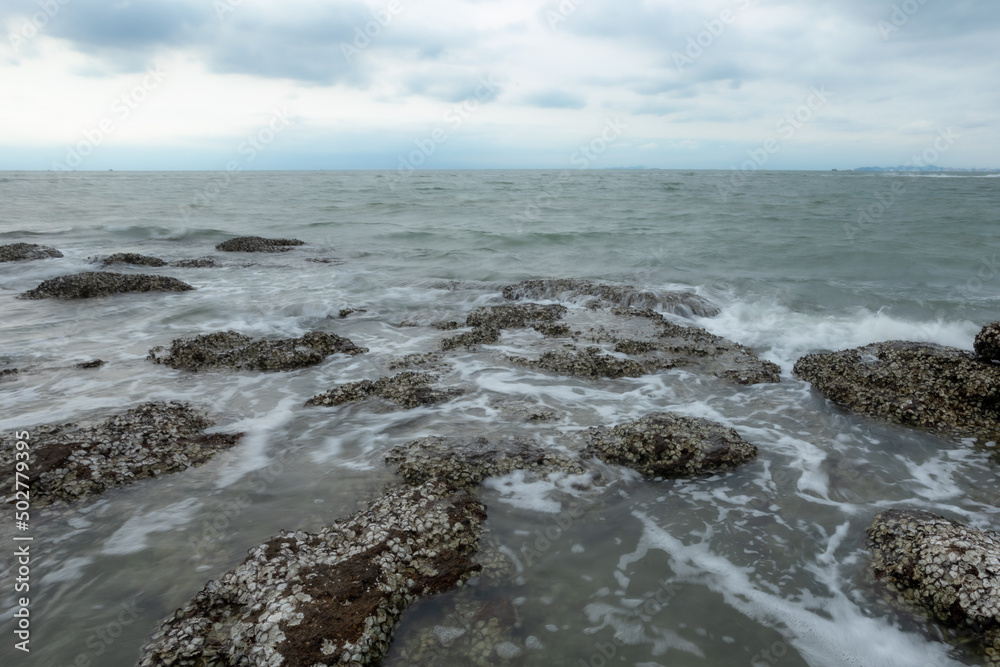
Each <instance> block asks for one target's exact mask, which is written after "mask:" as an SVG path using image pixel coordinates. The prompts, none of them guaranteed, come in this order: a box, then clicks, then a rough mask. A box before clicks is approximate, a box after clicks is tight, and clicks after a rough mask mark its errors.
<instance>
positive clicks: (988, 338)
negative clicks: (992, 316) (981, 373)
mask: <svg viewBox="0 0 1000 667" xmlns="http://www.w3.org/2000/svg"><path fill="white" fill-rule="evenodd" d="M973 347H974V348H975V350H976V354H978V355H979V358H980V359H983V360H985V361H1000V322H994V323H993V324H987V325H986V326H985V327H983V328H982V330H981V331H980V332H979V333H978V334H976V340H975V344H974V345H973Z"/></svg>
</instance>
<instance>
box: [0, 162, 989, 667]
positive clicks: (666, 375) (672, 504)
mask: <svg viewBox="0 0 1000 667" xmlns="http://www.w3.org/2000/svg"><path fill="white" fill-rule="evenodd" d="M998 225H1000V178H997V175H985V174H973V173H955V174H948V173H940V174H938V173H934V174H924V173H868V172H864V173H863V172H779V171H771V172H766V171H762V172H757V173H743V172H734V171H658V170H600V171H598V170H586V169H584V170H571V171H558V170H556V171H517V170H514V171H506V170H504V171H413V172H410V173H399V172H395V171H384V172H379V171H355V172H351V171H311V172H293V171H288V172H218V173H211V172H149V173H140V172H103V173H96V172H64V173H63V172H0V244H6V243H16V242H28V243H38V244H43V245H48V246H53V247H55V248H57V249H59V250H60V251H62V253H63V254H64V257H63V258H59V259H46V260H39V261H31V262H19V263H5V264H0V368H3V367H16V368H18V369H19V371H20V372H19V373H18V374H17V375H15V376H11V377H7V378H3V379H2V380H0V401H2V409H0V431H2V432H4V433H5V434H9V433H10V432H15V431H29V432H31V431H32V430H33V429H35V428H36V427H37V426H38V425H40V424H48V423H63V422H84V423H86V422H88V420H94V419H99V418H102V417H104V416H106V415H109V414H113V413H115V412H120V411H122V410H124V409H126V408H128V407H130V406H133V405H136V404H138V403H141V402H144V401H152V400H183V401H189V402H191V403H194V404H197V405H200V406H204V407H205V408H206V409H207V410H208V411H209V412H211V413H212V414H213V415H214V416H215V418H216V420H217V422H218V425H217V426H216V427H215V430H218V431H237V430H238V431H244V432H246V434H247V435H246V436H245V438H244V439H243V440H242V441H241V442H240V444H239V445H237V446H236V447H235V448H233V449H232V450H229V451H227V452H224V453H222V454H220V455H219V456H217V457H215V458H214V459H212V460H211V461H209V462H208V463H206V464H204V465H202V466H200V467H196V468H192V469H190V470H187V471H184V472H181V473H177V474H171V475H165V476H162V477H159V478H156V479H147V480H142V481H140V482H138V483H135V484H133V485H130V486H127V487H123V488H119V489H114V490H111V491H108V492H106V493H104V494H102V495H101V496H99V497H97V498H95V499H91V500H84V501H81V502H78V503H76V504H74V505H71V506H52V507H49V508H37V509H32V511H31V523H30V530H29V532H28V533H23V532H20V531H18V530H17V529H15V525H14V515H13V510H12V509H8V510H4V511H3V513H2V514H0V544H2V545H3V546H2V548H0V630H2V632H0V638H2V639H0V664H3V665H29V664H30V665H39V666H42V665H44V666H52V667H63V666H69V665H100V666H102V667H117V666H126V665H134V664H135V663H136V661H137V658H138V656H139V651H140V649H141V647H142V646H143V645H144V644H145V643H146V642H147V640H148V639H149V637H150V636H151V634H152V633H153V632H154V630H155V628H156V626H157V623H158V622H159V621H160V620H161V619H163V618H165V617H167V616H169V615H170V614H172V613H173V612H174V611H175V610H176V609H177V608H179V607H181V606H182V605H184V604H185V603H186V602H187V601H188V600H189V599H190V598H191V597H192V596H193V595H194V594H195V593H197V592H198V591H199V590H200V589H201V588H202V587H203V586H204V585H205V584H206V583H207V582H208V581H210V580H212V579H217V578H219V577H220V576H221V575H222V574H224V573H225V572H226V571H228V570H230V569H232V568H233V567H235V566H236V565H237V564H239V563H240V562H241V561H242V560H243V558H245V556H246V553H247V551H248V550H249V549H250V548H252V547H254V546H256V545H258V544H260V543H261V542H264V541H266V540H267V539H268V538H269V537H271V536H273V535H275V534H277V533H279V532H280V531H282V530H295V529H302V530H317V529H318V528H320V527H321V526H324V525H329V524H331V523H333V522H334V520H336V519H337V518H340V517H346V516H347V515H349V514H351V513H353V512H354V511H356V510H357V509H358V508H359V507H362V506H363V503H365V502H367V501H370V500H372V499H373V498H375V497H377V496H378V494H380V493H381V492H382V491H383V490H384V488H385V487H386V485H388V484H390V483H392V482H393V480H394V473H393V471H392V470H391V469H389V468H388V467H387V466H386V464H385V463H384V456H385V453H386V452H387V451H388V450H389V449H390V448H392V447H393V446H395V445H398V444H401V443H405V442H408V441H409V440H412V439H415V438H417V437H423V436H427V435H449V436H468V437H476V436H481V435H483V436H488V437H498V438H502V437H513V436H521V437H531V438H533V439H535V440H536V441H537V442H539V443H540V444H542V445H543V446H546V447H551V448H553V449H559V448H565V447H569V448H570V449H572V446H571V445H567V444H566V443H568V442H569V443H571V442H573V439H574V438H579V437H582V436H583V435H584V434H585V433H586V432H587V429H589V428H591V427H596V426H612V425H615V424H620V423H623V422H626V421H631V420H633V419H636V418H638V417H640V416H642V415H645V414H648V413H651V412H657V411H672V412H676V413H679V414H682V415H688V416H695V417H704V418H708V419H712V420H715V421H717V422H720V423H722V424H725V425H726V426H729V427H732V428H734V429H736V430H737V431H738V432H739V433H740V434H741V435H742V436H743V437H744V438H746V439H747V440H749V441H750V442H752V443H754V444H755V445H756V446H757V448H758V452H759V455H758V458H757V459H756V460H755V461H753V462H751V463H749V464H746V465H744V466H742V467H740V468H739V469H737V470H735V471H732V472H728V473H725V474H720V475H716V476H711V477H701V478H694V479H666V480H662V479H661V480H647V479H643V478H641V477H640V476H639V475H638V474H636V473H635V472H632V471H629V470H626V469H624V468H617V467H613V466H604V473H603V477H602V480H601V481H600V483H597V482H594V481H593V479H592V478H589V477H588V478H583V477H580V476H573V475H567V474H565V473H558V474H554V475H551V476H549V477H548V478H538V477H535V476H532V475H528V474H526V473H523V472H517V473H513V474H510V475H508V476H505V477H501V478H493V479H489V480H487V482H486V483H485V484H484V485H483V487H482V488H481V489H480V490H479V491H478V493H479V496H480V498H481V499H482V501H483V502H484V503H485V504H486V505H487V507H488V512H489V519H488V521H487V524H486V525H487V529H488V532H487V534H486V535H484V538H483V539H484V544H487V543H488V544H489V545H491V548H494V549H497V550H498V551H499V552H500V553H503V554H505V555H506V557H507V558H509V559H510V561H511V567H512V569H513V573H514V574H513V575H512V577H511V579H510V581H509V582H508V583H507V584H504V585H501V586H499V587H496V588H492V589H487V590H483V589H480V590H478V591H477V592H476V595H478V596H480V598H481V600H482V599H486V600H489V599H492V598H495V600H497V601H503V603H504V604H506V605H508V606H509V607H510V608H511V609H513V612H512V617H513V618H516V624H515V627H513V628H512V629H510V632H509V639H510V641H509V642H508V644H509V646H507V647H506V648H505V650H504V651H505V652H504V656H506V657H501V656H500V655H494V656H492V657H491V658H490V659H491V660H492V661H493V662H492V663H490V664H511V665H547V666H548V665H567V666H573V667H577V666H586V665H590V666H591V667H602V666H604V665H634V666H635V667H657V666H659V667H668V666H669V667H684V666H692V667H693V666H698V667H707V666H712V667H716V666H719V667H722V666H725V667H730V666H733V665H746V666H748V667H763V666H765V665H781V666H783V667H801V666H805V665H809V666H810V667H944V666H952V665H980V664H985V663H984V658H983V657H982V656H979V655H977V653H976V652H975V650H974V649H971V648H968V647H967V642H966V640H965V638H962V637H953V636H951V634H950V633H949V631H947V630H945V629H942V628H941V627H939V626H938V625H936V624H934V623H932V622H930V621H928V620H927V619H926V618H923V617H921V616H920V615H919V614H916V613H913V612H910V611H906V610H904V609H901V608H899V607H897V606H895V605H892V604H889V603H888V602H887V601H886V600H885V599H884V598H883V597H882V596H881V594H880V593H879V591H878V590H877V589H876V587H875V586H874V583H873V581H872V577H871V575H870V573H869V572H870V568H869V559H870V557H869V553H868V551H867V548H866V536H865V530H866V528H867V527H868V526H869V525H870V524H871V522H872V518H873V517H874V516H875V515H876V514H877V513H878V512H880V511H882V510H885V509H888V508H912V509H921V510H928V511H932V512H937V513H941V514H944V515H946V516H949V517H952V518H956V519H959V520H962V521H964V522H967V523H968V524H970V525H972V526H975V527H978V528H993V529H997V528H1000V516H998V511H1000V510H998V505H1000V503H998V500H1000V491H998V485H997V474H996V470H997V469H996V466H995V464H993V463H991V461H990V459H989V454H990V445H992V443H976V442H973V441H971V440H966V441H962V440H957V439H949V438H942V437H939V436H936V435H933V434H929V433H924V432H921V431H917V430H912V429H909V428H904V427H901V426H895V425H892V424H887V423H882V422H879V421H875V420H872V419H869V418H867V417H864V416H859V415H855V414H851V413H849V412H847V411H845V410H844V409H841V408H840V407H838V406H836V405H834V404H832V403H830V402H829V401H827V400H825V399H824V398H823V397H822V396H821V395H819V394H818V393H817V392H816V391H814V390H813V389H811V387H810V385H809V384H808V383H806V382H803V381H801V380H798V379H796V378H795V377H794V376H793V375H792V367H793V365H794V363H795V361H796V360H797V359H798V358H800V357H801V356H802V355H805V354H808V353H812V352H821V351H830V350H842V349H846V348H852V347H856V346H859V345H864V344H867V343H872V342H876V341H885V340H910V341H921V342H930V343H938V344H941V345H949V346H954V347H958V348H961V349H967V350H971V349H972V344H973V339H974V337H975V335H976V333H977V332H978V331H979V329H980V328H981V327H982V326H983V325H985V324H988V323H990V322H993V321H995V320H998V319H1000V239H998V235H997V228H998ZM244 235H257V236H265V237H280V238H297V239H301V240H302V241H304V242H305V245H303V246H299V247H295V248H292V249H291V250H290V251H288V252H283V253H271V254H263V253H255V254H241V253H223V252H218V251H216V250H215V249H214V246H215V245H216V244H217V243H220V242H222V241H225V240H227V239H229V238H232V237H236V236H244ZM115 252H136V253H142V254H147V255H154V256H157V257H160V258H163V259H165V260H167V261H171V262H172V261H175V260H181V259H193V258H199V257H206V256H207V257H213V258H215V259H216V260H217V262H218V263H219V266H217V267H214V268H176V267H164V268H160V269H151V268H148V267H129V266H119V267H116V268H115V270H120V271H123V272H129V273H141V272H147V273H150V272H152V273H161V274H164V275H172V276H175V277H177V278H180V279H181V280H184V281H185V282H188V283H189V284H191V285H193V286H194V287H195V288H196V290H195V291H190V292H183V293H149V294H132V295H116V296H112V297H105V298H96V299H87V300H79V301H58V300H42V301H26V300H18V299H16V296H17V295H18V294H19V293H21V292H23V291H26V290H28V289H32V288H34V287H35V286H37V285H38V284H39V283H40V282H41V281H43V280H46V279H49V278H53V277H56V276H59V275H64V274H71V273H77V272H83V271H93V270H97V269H98V267H99V264H95V260H96V258H99V257H102V256H106V255H110V254H112V253H115ZM534 278H585V279H591V280H596V281H604V282H608V283H614V284H625V285H633V286H635V287H636V288H638V289H677V290H687V291H693V292H696V293H697V294H698V295H700V296H702V297H704V298H705V299H707V300H709V301H711V302H712V303H714V304H716V305H717V306H718V307H719V308H720V313H719V314H718V315H716V316H713V317H697V316H693V317H681V316H678V315H676V314H670V317H672V318H673V319H674V320H675V321H679V322H684V323H687V324H691V325H695V326H699V327H703V328H705V329H707V330H708V331H710V332H712V333H714V334H718V335H720V336H724V337H726V338H729V339H731V340H733V341H736V342H739V343H742V344H744V345H746V346H749V347H750V348H752V349H753V350H754V351H755V352H756V353H757V354H758V355H759V356H760V357H762V358H764V359H768V360H770V361H773V362H775V363H776V364H778V366H779V367H780V368H781V381H780V382H779V383H777V384H762V385H754V386H738V385H734V384H731V383H728V382H726V381H724V380H721V379H719V378H715V377H710V376H704V375H698V374H695V373H692V372H690V371H686V370H683V369H673V370H668V371H663V372H658V373H655V374H650V375H645V376H643V377H639V378H621V379H614V380H611V379H606V380H598V381H594V380H588V379H583V378H573V377H566V376H560V375H557V374H554V373H546V372H541V371H538V370H533V369H528V368H521V367H517V366H512V365H511V364H509V363H506V362H505V361H504V357H503V353H504V352H510V351H511V350H510V348H509V347H507V343H505V341H504V340H503V339H501V341H500V342H499V343H497V344H495V345H483V346H480V347H479V349H478V350H477V351H468V350H459V351H456V352H452V353H449V354H448V357H447V359H448V361H449V362H450V364H451V367H450V370H449V371H447V372H448V378H449V381H451V382H453V383H457V384H459V385H461V386H462V387H464V388H465V389H466V393H465V394H463V395H462V396H461V397H459V398H458V399H456V400H452V401H449V402H445V403H439V404H435V405H432V406H425V407H420V408H417V409H413V410H396V411H389V410H386V409H383V408H381V407H379V406H378V405H375V404H373V403H371V402H369V403H359V404H350V405H344V406H339V407H336V408H321V407H309V408H307V407H305V406H304V403H305V401H306V400H307V399H308V398H310V397H311V396H313V395H315V394H317V393H320V392H323V391H326V390H328V389H331V388H333V387H335V386H337V385H338V384H343V383H345V382H349V381H354V380H360V379H365V378H367V379H376V378H377V377H380V376H385V375H390V374H391V373H389V372H386V370H385V369H386V363H387V360H389V359H392V358H395V357H398V356H402V355H405V354H411V353H419V352H430V351H434V350H436V349H437V346H438V342H439V341H440V339H441V338H442V336H443V335H444V334H443V333H442V332H441V331H438V330H437V329H434V328H433V327H431V326H429V325H431V324H432V323H434V322H439V321H447V320H456V321H464V318H465V316H466V315H467V314H468V313H469V312H470V311H471V310H473V309H475V308H477V307H480V306H486V305H492V304H499V303H503V302H504V300H503V297H502V296H501V290H502V288H503V286H505V285H509V284H512V283H516V282H519V281H522V280H527V279H534ZM564 305H566V306H567V307H569V308H583V307H584V306H583V305H582V304H581V303H579V302H578V301H572V300H570V301H567V302H566V303H565V304H564ZM346 309H354V310H355V312H353V313H351V314H349V315H347V316H346V317H341V316H340V312H341V311H342V310H346ZM403 323H407V324H410V325H416V326H400V325H401V324H403ZM220 330H235V331H239V332H241V333H244V334H247V335H250V336H254V337H293V336H299V335H302V334H303V333H305V332H307V331H310V330H322V331H331V332H334V333H337V334H339V335H342V336H346V337H348V338H350V339H351V340H352V341H354V342H355V343H356V344H358V345H362V346H364V347H367V348H369V350H370V352H369V353H368V354H364V355H358V356H353V357H348V356H344V355H334V356H332V357H330V358H328V360H327V361H326V362H324V363H322V364H321V365H319V366H315V367H312V368H306V369H300V370H295V371H291V372H275V373H262V372H201V373H190V372H186V371H179V370H172V369H170V368H169V367H166V366H161V365H156V364H153V363H150V362H149V361H147V360H146V356H147V353H148V351H149V350H150V349H151V348H153V347H155V346H158V345H169V343H170V341H171V340H173V339H177V338H184V337H191V336H194V335H197V334H204V333H210V332H214V331H220ZM97 358H100V359H102V360H103V361H104V362H105V364H104V365H103V366H102V367H100V368H96V369H89V370H82V369H78V368H76V367H75V364H77V363H79V362H84V361H90V360H93V359H97ZM510 405H528V406H533V408H532V409H536V408H537V409H540V410H547V411H551V412H552V413H553V414H554V415H555V419H554V420H552V421H548V422H541V423H537V424H528V423H524V422H523V420H517V419H514V418H512V417H511V416H510V415H511V414H512V413H511V412H510V410H507V409H505V408H504V406H510ZM0 474H3V475H13V474H14V471H13V470H5V471H0ZM578 477H579V478H578ZM24 535H30V537H31V538H32V540H31V541H30V553H31V563H30V593H18V592H15V577H16V576H17V571H18V564H17V562H16V557H15V542H14V541H13V537H15V536H24ZM17 544H22V542H18V543H17ZM468 594H469V593H468V591H467V590H466V591H455V592H451V593H446V594H443V595H439V596H437V597H434V598H431V599H428V600H425V601H423V602H421V603H419V604H417V605H415V606H413V607H411V608H410V609H409V610H408V611H407V612H406V614H405V615H404V617H403V620H402V622H401V624H400V625H399V627H398V629H397V633H396V640H395V642H394V644H393V649H392V651H391V652H390V654H389V656H387V658H386V664H393V665H395V664H405V663H404V662H402V659H401V658H400V656H399V650H400V647H401V646H403V645H404V644H405V642H406V641H407V640H408V638H411V639H412V638H414V637H418V636H420V635H421V633H424V634H425V635H426V633H428V632H432V633H437V635H438V636H441V637H453V636H457V634H460V632H461V629H460V628H454V627H452V625H450V624H451V623H452V620H450V619H451V618H452V617H451V616H449V614H450V613H451V612H452V611H453V610H454V608H455V605H456V601H457V600H460V599H462V598H461V596H463V595H468ZM19 597H29V598H30V607H29V608H30V633H31V634H30V654H25V653H23V652H22V651H20V650H18V649H16V648H15V643H16V642H17V641H19V640H18V639H17V637H16V635H15V634H14V629H15V627H14V623H13V620H12V614H13V611H14V610H15V609H17V608H18V598H19ZM456 664H457V663H456Z"/></svg>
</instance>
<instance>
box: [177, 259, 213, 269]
mask: <svg viewBox="0 0 1000 667" xmlns="http://www.w3.org/2000/svg"><path fill="white" fill-rule="evenodd" d="M171 266H176V267H178V268H181V269H206V268H212V267H216V266H218V263H216V261H215V260H214V259H212V258H211V257H198V258H197V259H179V260H177V261H176V262H174V263H173V264H171Z"/></svg>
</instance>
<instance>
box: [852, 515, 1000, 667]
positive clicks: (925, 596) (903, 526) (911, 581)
mask: <svg viewBox="0 0 1000 667" xmlns="http://www.w3.org/2000/svg"><path fill="white" fill-rule="evenodd" d="M868 548H869V549H870V550H871V552H872V569H873V571H874V573H875V578H876V580H878V581H879V582H881V583H882V584H884V585H885V587H886V589H887V591H888V592H889V593H891V594H892V596H893V597H894V598H895V599H896V600H897V601H898V602H901V603H905V604H909V605H913V606H915V607H917V608H919V609H920V610H922V611H924V612H927V613H929V614H930V615H931V616H932V617H933V618H934V619H936V620H937V621H939V622H941V623H943V624H945V625H947V626H949V627H953V628H958V629H960V630H962V631H964V632H966V633H971V634H972V635H973V636H974V637H976V638H977V639H978V640H979V641H980V642H982V643H983V644H985V648H986V652H987V653H988V654H990V655H991V656H992V657H993V662H991V663H990V664H994V665H995V664H998V663H1000V659H998V656H1000V534H997V533H996V532H994V531H992V530H977V529H975V528H970V527H968V526H965V525H963V524H961V523H959V522H957V521H952V520H950V519H946V518H944V517H942V516H938V515H936V514H931V513H930V512H923V511H918V510H886V511H884V512H882V513H880V514H879V515H878V516H876V517H875V520H874V521H873V522H872V525H871V527H870V528H868Z"/></svg>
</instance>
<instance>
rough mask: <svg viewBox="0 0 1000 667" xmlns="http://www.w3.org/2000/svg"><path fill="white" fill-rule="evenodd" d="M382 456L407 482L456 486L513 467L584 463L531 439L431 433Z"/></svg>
mask: <svg viewBox="0 0 1000 667" xmlns="http://www.w3.org/2000/svg"><path fill="white" fill-rule="evenodd" d="M385 460H386V463H388V464H389V465H391V466H394V467H395V468H396V470H397V472H398V473H399V474H400V476H402V478H403V479H404V480H406V482H407V483H408V484H414V485H416V484H422V483H424V482H426V481H427V480H433V479H436V480H439V481H442V482H444V483H445V484H447V485H448V486H451V487H455V488H473V487H475V486H478V485H479V483H480V482H482V481H483V480H484V479H485V478H487V477H498V476H501V475H506V474H507V473H509V472H513V471H514V470H531V471H534V472H538V473H545V472H554V471H562V472H568V473H572V474H581V473H583V472H584V468H583V466H582V465H581V464H580V462H579V461H578V460H576V459H574V458H573V457H571V456H569V455H567V454H563V453H560V452H549V451H546V450H544V449H542V448H541V447H540V446H539V445H538V444H537V443H536V442H534V441H531V440H524V439H517V438H515V439H513V440H488V439H486V438H483V437H479V438H454V437H439V436H430V437H427V438H420V439H419V440H413V441H412V442H409V443H407V444H405V445H397V446H396V447H393V448H392V449H391V450H389V453H388V454H387V455H386V457H385Z"/></svg>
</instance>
